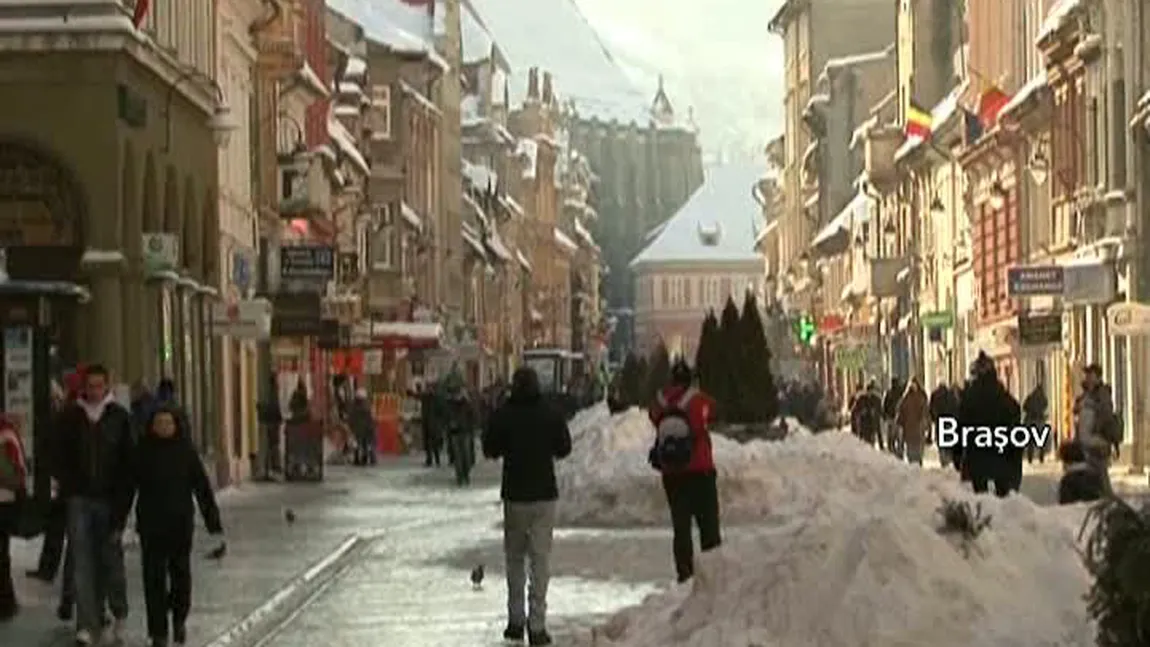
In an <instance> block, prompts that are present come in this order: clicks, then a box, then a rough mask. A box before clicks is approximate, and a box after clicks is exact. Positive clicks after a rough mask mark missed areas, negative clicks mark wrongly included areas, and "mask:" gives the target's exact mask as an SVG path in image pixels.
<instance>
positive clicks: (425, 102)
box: [399, 81, 443, 116]
mask: <svg viewBox="0 0 1150 647" xmlns="http://www.w3.org/2000/svg"><path fill="white" fill-rule="evenodd" d="M399 89H400V90H402V91H403V94H405V95H407V96H408V97H411V98H412V99H414V100H415V101H416V103H418V104H419V105H421V106H423V107H424V109H426V110H427V111H428V112H430V113H431V114H433V115H436V116H441V115H442V114H443V113H442V112H441V111H440V110H439V106H437V105H435V104H434V103H433V102H432V101H431V99H428V98H427V97H426V96H424V94H423V93H422V92H420V91H419V90H417V89H415V88H414V87H412V86H411V85H410V84H409V83H407V82H406V81H400V82H399Z"/></svg>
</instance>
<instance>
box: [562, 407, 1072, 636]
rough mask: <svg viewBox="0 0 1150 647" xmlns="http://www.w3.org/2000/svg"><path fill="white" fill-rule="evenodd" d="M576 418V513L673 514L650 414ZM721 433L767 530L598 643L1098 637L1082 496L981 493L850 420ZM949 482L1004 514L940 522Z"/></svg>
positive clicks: (572, 512) (569, 504) (727, 475)
mask: <svg viewBox="0 0 1150 647" xmlns="http://www.w3.org/2000/svg"><path fill="white" fill-rule="evenodd" d="M572 427H573V435H574V441H575V451H574V452H573V453H572V456H571V458H570V459H568V460H567V461H564V463H562V464H561V465H562V466H561V468H560V472H559V477H560V488H561V498H560V501H561V508H560V514H561V517H562V521H563V522H564V523H570V524H579V525H610V526H623V525H648V524H666V522H667V521H666V519H667V517H666V515H667V513H666V508H665V505H666V504H665V502H664V500H663V494H662V492H661V489H660V486H659V480H658V478H657V475H656V474H655V473H654V472H652V471H651V469H650V467H648V466H647V464H646V452H647V448H648V447H649V443H650V441H651V438H652V434H653V430H652V429H651V427H650V425H649V423H648V422H647V421H646V418H645V415H644V414H643V413H642V412H641V411H638V410H631V411H628V412H625V413H622V414H619V415H617V416H615V417H613V418H612V417H611V416H609V415H608V414H607V412H606V410H605V408H602V407H595V408H592V409H590V410H587V411H584V412H582V413H580V415H579V416H578V417H577V419H576V420H575V421H574V422H573V424H572ZM714 442H715V454H716V456H715V458H716V463H717V465H718V468H719V471H720V475H719V483H720V496H721V507H722V509H723V518H724V523H726V524H734V523H740V524H751V525H753V526H755V529H754V532H752V533H751V534H750V535H749V536H748V535H746V534H742V536H741V537H739V538H738V539H734V540H732V541H728V542H727V543H726V544H725V545H724V546H723V547H722V548H720V549H719V550H716V551H714V552H712V553H711V554H708V555H706V556H705V557H703V558H701V559H700V565H699V569H698V576H697V577H696V578H695V580H694V581H693V582H692V583H690V584H687V585H684V586H680V587H677V588H675V589H673V590H671V591H668V592H666V593H662V594H656V595H654V596H652V597H651V598H649V599H648V600H647V601H646V602H644V604H643V605H641V606H640V607H638V608H635V609H631V610H627V611H623V612H621V613H619V614H617V615H616V616H614V617H613V618H612V620H611V621H610V622H608V623H607V624H606V625H605V626H603V627H600V628H598V629H597V630H596V632H595V634H594V636H593V637H590V638H588V641H587V643H586V644H587V645H595V646H596V647H606V646H608V645H611V646H615V645H617V646H627V647H656V646H658V647H669V646H673V645H677V646H691V647H750V646H754V647H868V646H871V645H874V646H875V647H879V646H882V647H890V646H892V645H897V646H906V647H918V646H925V645H930V646H932V647H950V646H953V647H960V646H962V647H966V646H968V645H979V646H980V647H1038V646H1052V647H1053V646H1066V647H1077V646H1081V645H1090V644H1092V636H1093V630H1092V625H1091V623H1090V621H1089V619H1088V616H1087V613H1086V606H1085V603H1084V602H1083V595H1084V594H1085V593H1086V590H1087V587H1088V576H1087V573H1086V572H1085V570H1084V568H1083V567H1082V565H1081V561H1080V558H1079V556H1078V553H1077V552H1076V548H1077V543H1076V540H1077V533H1078V530H1079V526H1080V523H1081V519H1082V513H1083V510H1082V509H1081V508H1057V507H1055V508H1043V507H1039V506H1037V505H1035V504H1034V503H1032V502H1031V501H1029V500H1028V499H1026V498H1024V497H1017V496H1012V497H1010V498H1008V499H1005V500H998V499H995V498H993V497H976V496H975V495H973V494H971V493H970V492H969V491H968V490H967V489H966V488H965V487H964V486H962V485H961V484H959V483H957V482H956V480H955V479H954V477H953V474H951V473H949V472H947V471H929V470H928V471H923V470H920V469H918V468H915V467H911V466H908V465H905V464H902V463H899V462H897V461H895V460H893V459H892V458H890V457H889V456H887V455H884V454H882V453H880V452H877V451H875V450H873V449H871V448H869V447H865V446H864V445H862V444H861V443H859V442H858V441H856V440H855V439H854V438H853V437H851V436H850V435H849V434H841V433H824V434H819V435H810V436H805V435H804V436H800V437H797V438H794V439H788V440H786V441H782V442H774V443H765V442H763V443H750V444H747V445H737V444H735V443H733V442H731V441H727V440H726V439H723V438H720V437H716V438H715V441H714ZM944 497H946V498H952V499H960V500H967V501H972V502H978V503H981V504H982V505H983V508H984V510H985V512H986V513H987V514H989V515H991V516H992V522H991V526H990V528H989V529H988V530H986V531H985V532H984V533H983V534H982V536H980V537H979V538H978V539H976V540H974V541H973V542H970V543H966V544H964V543H963V542H962V541H960V540H958V539H955V538H953V537H951V536H946V535H943V534H940V533H939V532H938V527H939V518H938V514H937V508H938V506H939V504H940V503H941V501H942V499H943V498H944Z"/></svg>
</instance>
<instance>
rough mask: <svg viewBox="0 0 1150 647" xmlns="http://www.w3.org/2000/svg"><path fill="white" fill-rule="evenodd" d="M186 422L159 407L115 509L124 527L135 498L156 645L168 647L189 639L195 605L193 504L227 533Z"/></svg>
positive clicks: (217, 530)
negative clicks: (193, 586)
mask: <svg viewBox="0 0 1150 647" xmlns="http://www.w3.org/2000/svg"><path fill="white" fill-rule="evenodd" d="M183 420H184V419H183V418H182V417H181V416H180V415H179V410H178V409H176V408H175V407H172V406H170V405H160V406H159V407H157V408H156V409H155V410H154V411H153V412H152V416H151V419H150V421H149V422H148V426H147V433H146V434H145V435H144V437H143V438H142V439H141V441H140V445H139V447H138V448H137V450H136V453H135V456H134V460H133V464H132V470H131V481H130V487H129V488H128V489H127V490H126V491H125V492H124V496H123V498H122V499H121V500H120V502H119V505H118V506H117V510H116V515H117V517H116V519H117V523H118V527H123V525H124V522H125V520H126V518H127V516H128V513H129V511H130V510H131V508H132V503H133V500H135V503H136V532H137V533H138V534H139V535H140V562H141V565H142V570H143V579H144V604H145V606H146V607H147V609H146V611H147V627H148V637H149V638H150V640H151V645H152V647H166V645H167V644H168V641H169V639H170V640H171V642H173V643H175V644H177V645H183V644H184V643H185V642H186V641H187V630H186V623H187V619H188V612H189V611H190V610H191V603H192V565H191V553H192V536H193V534H194V528H195V509H194V508H193V501H194V502H195V504H197V505H198V506H199V509H200V514H201V515H202V516H203V518H204V525H206V526H207V529H208V532H209V533H210V534H211V535H213V536H215V537H221V538H222V535H223V526H222V524H221V523H220V510H219V507H218V506H217V505H216V498H215V495H214V494H213V493H212V486H211V483H210V482H209V481H208V475H207V472H205V471H204V465H203V463H202V462H201V461H200V457H199V454H198V453H197V452H196V449H195V447H194V446H193V445H192V443H191V442H189V440H188V436H187V434H188V430H187V429H186V428H184V427H182V426H181V425H182V424H183ZM215 552H218V553H220V554H222V552H223V550H222V539H221V548H218V549H217V550H216V551H215ZM169 614H170V620H171V625H170V626H169ZM169 632H170V633H169Z"/></svg>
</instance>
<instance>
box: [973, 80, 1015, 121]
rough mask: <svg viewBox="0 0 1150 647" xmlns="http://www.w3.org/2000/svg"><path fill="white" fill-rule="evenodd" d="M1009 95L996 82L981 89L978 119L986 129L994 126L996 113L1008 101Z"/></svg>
mask: <svg viewBox="0 0 1150 647" xmlns="http://www.w3.org/2000/svg"><path fill="white" fill-rule="evenodd" d="M1010 99H1011V97H1010V95H1009V94H1007V93H1005V92H1003V91H1002V89H1001V88H999V87H998V85H996V84H993V83H992V84H990V85H988V86H987V87H985V88H984V89H983V90H982V94H980V95H979V97H978V120H979V121H981V122H982V125H983V127H984V128H986V129H987V130H990V129H991V128H994V126H995V124H997V123H998V113H1000V112H1002V109H1003V108H1005V107H1006V104H1008V103H1010Z"/></svg>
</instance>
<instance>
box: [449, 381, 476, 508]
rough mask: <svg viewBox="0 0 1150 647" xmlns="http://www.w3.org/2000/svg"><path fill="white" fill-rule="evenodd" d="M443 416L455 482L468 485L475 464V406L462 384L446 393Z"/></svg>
mask: <svg viewBox="0 0 1150 647" xmlns="http://www.w3.org/2000/svg"><path fill="white" fill-rule="evenodd" d="M445 417H446V419H447V439H448V442H449V443H450V445H451V459H452V463H451V464H452V465H453V466H454V467H455V483H456V485H459V486H460V487H462V486H464V485H470V484H471V468H472V466H473V465H474V464H475V408H474V406H473V403H472V402H471V400H470V399H469V398H468V397H467V390H466V389H465V388H463V386H462V385H458V386H457V387H456V388H455V389H454V390H453V391H450V392H449V393H448V394H447V411H446V412H445Z"/></svg>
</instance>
